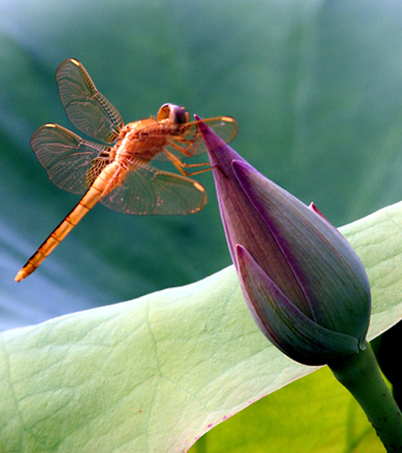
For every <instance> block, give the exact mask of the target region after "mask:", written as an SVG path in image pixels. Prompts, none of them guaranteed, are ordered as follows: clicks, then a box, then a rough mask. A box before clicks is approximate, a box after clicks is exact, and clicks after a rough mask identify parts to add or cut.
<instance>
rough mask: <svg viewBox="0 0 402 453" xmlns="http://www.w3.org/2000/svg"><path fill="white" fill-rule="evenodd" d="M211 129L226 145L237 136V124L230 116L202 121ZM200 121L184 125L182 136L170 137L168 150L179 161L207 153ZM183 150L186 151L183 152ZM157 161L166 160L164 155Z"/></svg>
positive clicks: (160, 155)
mask: <svg viewBox="0 0 402 453" xmlns="http://www.w3.org/2000/svg"><path fill="white" fill-rule="evenodd" d="M202 122H203V123H205V124H206V125H207V126H208V127H209V128H211V129H212V130H213V131H214V132H215V133H216V134H217V135H219V137H220V138H221V139H222V140H223V141H224V142H226V143H229V142H231V141H232V140H233V139H234V138H235V137H236V135H237V131H238V127H237V122H236V120H235V119H234V118H232V117H230V116H218V117H215V118H207V119H205V120H202ZM199 123H200V121H192V122H190V123H187V124H184V125H183V128H182V133H181V134H180V135H178V136H177V135H170V136H169V142H170V145H167V146H166V149H167V150H168V151H169V152H171V153H172V154H173V155H174V156H176V157H177V158H178V159H180V160H183V159H185V158H186V157H189V155H190V156H195V155H198V154H202V153H205V152H206V151H207V149H206V147H205V143H204V141H203V140H202V136H201V133H200V130H199V126H198V124H199ZM182 150H185V152H183V151H182ZM154 159H156V160H166V156H165V155H164V154H163V153H160V154H158V155H157V156H155V158H154Z"/></svg>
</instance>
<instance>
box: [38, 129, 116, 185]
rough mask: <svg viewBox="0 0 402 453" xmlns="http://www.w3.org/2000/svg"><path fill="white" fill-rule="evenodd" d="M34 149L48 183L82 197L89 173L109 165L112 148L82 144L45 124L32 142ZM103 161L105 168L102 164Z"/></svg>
mask: <svg viewBox="0 0 402 453" xmlns="http://www.w3.org/2000/svg"><path fill="white" fill-rule="evenodd" d="M31 146H32V149H33V150H34V153H35V154H36V157H37V158H38V160H39V162H40V163H41V165H42V167H43V168H44V169H45V170H46V172H47V174H48V176H49V179H50V180H51V181H52V182H53V183H54V184H56V186H57V187H60V188H61V189H64V190H68V191H69V192H73V193H83V192H85V190H86V189H87V188H88V184H89V183H90V181H88V179H87V178H88V176H87V173H88V172H90V171H91V169H92V168H94V167H95V165H96V166H97V170H96V171H99V168H98V167H99V166H100V167H101V168H100V171H101V170H102V168H103V167H104V166H105V165H107V164H108V163H109V162H110V149H111V148H110V147H109V146H105V145H101V144H98V143H92V142H90V141H87V140H83V139H82V138H81V137H79V136H78V135H76V134H73V133H72V132H70V131H69V130H68V129H65V128H64V127H61V126H58V125H57V124H45V125H44V126H42V127H41V128H39V129H38V130H37V131H36V132H35V134H34V135H33V136H32V139H31ZM99 161H102V163H103V166H102V165H101V164H100V163H99Z"/></svg>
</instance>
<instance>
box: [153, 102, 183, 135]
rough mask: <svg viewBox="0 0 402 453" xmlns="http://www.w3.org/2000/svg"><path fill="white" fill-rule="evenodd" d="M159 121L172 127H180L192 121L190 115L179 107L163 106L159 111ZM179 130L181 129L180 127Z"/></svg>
mask: <svg viewBox="0 0 402 453" xmlns="http://www.w3.org/2000/svg"><path fill="white" fill-rule="evenodd" d="M157 119H158V121H159V122H162V121H163V122H167V123H169V124H170V125H171V126H180V125H181V124H185V123H188V122H189V121H190V114H189V113H188V112H186V109H185V108H184V107H180V106H179V105H175V104H163V105H162V107H161V108H160V109H159V112H158V117H157ZM178 129H180V128H179V127H178Z"/></svg>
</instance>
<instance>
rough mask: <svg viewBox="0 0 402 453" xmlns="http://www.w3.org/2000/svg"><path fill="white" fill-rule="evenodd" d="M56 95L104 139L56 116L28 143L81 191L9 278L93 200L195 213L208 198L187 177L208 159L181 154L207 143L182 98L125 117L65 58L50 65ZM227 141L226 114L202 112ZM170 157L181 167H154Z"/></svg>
mask: <svg viewBox="0 0 402 453" xmlns="http://www.w3.org/2000/svg"><path fill="white" fill-rule="evenodd" d="M56 80H57V85H58V89H59V94H60V99H61V102H62V104H63V106H64V109H65V111H66V113H67V116H68V118H69V119H70V121H71V122H72V123H73V124H74V126H75V127H77V128H78V129H79V130H80V131H81V132H84V133H85V134H86V135H88V136H90V137H92V138H94V139H96V140H99V141H100V142H103V143H95V142H91V141H89V140H84V139H82V138H81V137H79V136H78V135H76V134H74V133H73V132H70V131H69V130H68V129H65V128H64V127H62V126H59V125H57V124H52V123H49V124H45V125H44V126H42V127H41V128H39V129H38V130H37V131H36V132H35V134H34V135H33V136H32V139H31V147H32V149H33V151H34V152H35V154H36V157H37V158H38V160H39V162H40V163H41V165H42V166H43V167H44V169H45V170H46V172H47V174H48V176H49V178H50V180H51V181H53V183H54V184H56V186H58V187H60V188H61V189H64V190H68V191H69V192H73V193H85V194H84V196H83V197H82V198H81V200H80V201H79V203H78V204H77V206H76V207H75V208H74V209H73V210H72V211H71V212H70V214H68V215H67V217H66V218H65V219H64V220H63V221H62V222H61V223H60V225H59V226H58V227H57V228H56V229H55V230H54V231H53V232H52V233H51V234H50V235H49V237H48V238H47V239H46V240H45V242H44V243H43V244H42V245H41V246H40V247H39V249H38V250H37V251H36V252H35V254H34V255H33V256H32V257H31V258H29V260H28V262H27V263H26V264H25V266H24V267H23V268H22V269H21V270H20V271H19V272H18V274H17V276H16V277H15V281H17V282H19V281H21V280H23V279H24V278H26V277H28V275H30V274H31V273H32V272H33V271H34V270H35V269H36V268H37V267H38V266H39V265H40V263H41V262H42V261H43V260H44V259H45V258H46V257H47V256H48V255H49V254H50V252H52V250H53V249H54V248H55V247H57V245H58V244H59V243H60V242H61V241H62V240H63V239H64V238H65V237H66V236H67V234H68V233H69V232H70V231H71V230H72V229H73V228H74V227H75V225H77V223H78V222H79V221H80V220H81V219H82V218H83V217H84V215H85V214H86V213H87V212H88V211H89V210H90V209H92V208H93V207H94V206H95V204H96V203H98V201H100V202H101V203H102V204H104V205H105V206H107V207H108V208H110V209H113V210H114V211H117V212H122V213H124V214H136V215H175V214H181V215H185V214H193V213H195V212H198V211H199V210H200V209H202V208H203V206H204V205H205V203H206V194H205V189H204V187H203V186H202V185H201V184H199V183H198V182H196V181H193V180H192V179H190V178H188V177H187V176H189V175H194V174H197V173H201V172H203V171H207V170H209V169H210V168H211V167H210V166H209V167H208V168H204V169H201V170H194V171H193V172H192V173H188V172H187V171H186V169H188V168H194V167H200V166H208V165H210V164H209V163H202V164H186V163H184V162H183V161H182V160H183V159H184V158H186V157H191V156H194V155H196V154H200V153H202V152H205V151H206V148H205V144H204V142H203V141H202V138H201V134H200V131H199V126H198V124H199V121H191V122H190V115H189V113H188V112H187V111H186V110H185V109H184V108H183V107H180V106H177V105H174V104H164V105H163V106H162V107H161V108H160V109H159V112H158V115H157V117H156V118H155V117H150V118H148V119H144V120H139V121H135V122H133V123H129V124H126V125H124V123H123V120H122V119H121V116H120V114H119V112H118V111H117V110H116V108H115V107H114V106H113V105H112V104H111V103H110V102H109V101H108V100H107V99H106V98H105V97H104V96H103V95H102V94H101V93H100V92H99V91H98V90H97V89H96V87H95V85H94V83H93V82H92V80H91V78H90V77H89V75H88V73H87V71H86V70H85V68H84V66H83V65H82V64H81V63H80V62H79V61H77V60H75V59H69V60H66V61H65V62H64V63H62V64H61V65H60V66H59V68H58V70H57V73H56ZM202 121H203V122H204V123H206V124H207V125H208V126H209V127H210V128H212V129H213V130H215V132H216V133H217V134H218V135H219V136H220V137H221V138H222V139H223V140H224V141H225V142H230V141H231V140H233V139H234V137H235V136H236V134H237V123H236V121H235V120H234V119H233V118H231V117H228V116H219V117H215V118H208V119H205V120H202ZM158 159H159V160H169V161H170V162H171V163H172V164H173V165H174V166H175V167H176V168H177V170H178V171H179V172H180V173H181V174H175V173H170V172H166V171H162V170H158V169H157V168H155V167H154V166H153V165H152V164H151V161H152V162H153V161H154V160H158Z"/></svg>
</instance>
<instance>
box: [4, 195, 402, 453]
mask: <svg viewBox="0 0 402 453" xmlns="http://www.w3.org/2000/svg"><path fill="white" fill-rule="evenodd" d="M401 222H402V203H401V204H397V205H393V206H390V207H388V208H386V209H383V210H381V211H379V212H377V213H375V214H373V215H371V216H369V217H368V218H364V219H362V220H360V221H357V222H355V223H353V224H351V225H348V226H347V227H345V228H343V229H342V232H343V233H344V234H345V235H346V236H347V238H348V239H349V240H350V242H351V244H352V245H353V246H354V247H355V249H356V250H357V252H358V253H359V255H360V256H361V258H362V260H363V262H364V264H365V265H366V268H367V271H368V273H369V278H370V280H371V283H372V287H373V316H372V323H371V327H370V334H369V335H370V338H372V337H374V336H376V335H378V334H379V333H381V331H383V330H386V329H387V328H388V327H390V325H392V324H393V323H394V322H395V321H397V320H399V319H400V318H402V295H401V294H402V291H401V290H402V288H401V285H402V266H401V264H402V263H401V254H402V236H401V235H400V234H399V225H400V224H401ZM1 360H2V365H1V366H0V369H1V385H0V389H1V392H2V393H1V395H0V400H1V401H2V402H4V404H3V405H2V407H1V409H0V411H1V413H0V420H1V421H0V450H1V449H2V450H4V451H6V452H7V451H30V452H36V451H37V452H46V451H56V450H57V451H58V452H68V451H74V450H77V449H79V451H81V452H93V451H97V452H117V451H122V452H123V451H136V452H157V451H165V452H172V453H173V452H184V451H186V450H187V449H188V448H189V447H190V446H191V444H192V443H193V442H194V441H195V440H196V439H197V438H198V437H199V436H200V435H202V434H203V433H204V432H205V431H208V430H209V429H210V428H211V427H213V426H214V425H216V424H218V423H220V422H222V421H223V420H225V419H226V418H228V417H230V416H232V415H234V414H235V413H237V412H239V411H240V410H241V409H243V408H244V407H246V406H248V405H250V404H251V403H252V402H254V401H256V400H257V399H259V398H261V397H262V396H264V395H266V394H268V393H271V392H273V391H275V390H277V389H279V388H281V387H283V386H284V385H286V384H288V383H290V382H292V381H293V380H295V379H297V378H299V377H301V376H304V375H306V374H308V373H309V372H310V371H312V368H308V367H305V366H301V365H298V364H296V363H295V362H292V361H291V360H290V359H287V358H286V357H285V356H284V355H283V354H281V353H280V352H279V351H278V350H276V349H275V348H274V347H273V346H272V345H271V344H270V343H268V342H267V341H266V340H265V337H263V335H262V334H261V333H260V331H259V330H258V329H257V327H256V326H255V325H254V323H253V321H252V320H251V317H250V316H249V314H248V312H247V310H246V308H245V305H244V303H243V301H242V297H241V294H240V291H239V287H238V283H237V277H236V275H235V273H234V270H233V268H232V267H230V268H227V269H225V270H223V271H221V272H219V273H218V274H215V275H213V276H211V277H209V278H207V279H205V280H202V281H200V282H198V283H195V284H192V285H189V286H185V287H182V288H175V289H169V290H165V291H161V292H158V293H154V294H151V295H149V296H145V297H142V298H140V299H137V300H134V301H130V302H125V303H121V304H117V305H113V306H109V307H103V308H98V309H94V310H89V311H84V312H81V313H76V314H72V315H66V316H64V317H60V318H55V319H53V320H50V321H47V322H46V323H43V324H39V325H37V326H34V327H26V328H21V329H16V330H11V331H8V332H4V333H3V336H2V355H1Z"/></svg>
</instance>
